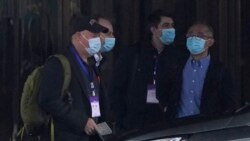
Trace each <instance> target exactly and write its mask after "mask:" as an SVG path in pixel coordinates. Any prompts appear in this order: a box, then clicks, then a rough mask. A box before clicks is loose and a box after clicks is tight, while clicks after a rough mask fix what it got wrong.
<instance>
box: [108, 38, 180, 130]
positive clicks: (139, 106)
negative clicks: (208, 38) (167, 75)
mask: <svg viewBox="0 0 250 141" xmlns="http://www.w3.org/2000/svg"><path fill="white" fill-rule="evenodd" d="M157 56H158V66H157V71H156V87H158V86H159V85H164V84H161V83H158V82H157V81H158V79H160V78H161V77H160V75H158V74H161V73H159V72H161V71H169V70H170V69H169V68H168V67H169V66H171V65H168V64H169V63H172V62H171V60H175V54H174V47H172V46H166V47H165V48H164V50H163V51H162V52H161V53H160V54H159V55H158V53H157V51H156V49H155V48H154V47H153V46H152V45H151V44H149V43H143V44H136V45H135V46H132V47H129V48H127V49H125V50H124V52H122V53H121V55H120V57H119V59H118V60H117V62H116V65H115V67H114V72H113V81H112V86H111V91H110V98H111V101H112V106H111V107H112V109H113V111H114V114H115V115H114V117H115V121H116V125H117V127H118V128H120V129H124V130H129V129H135V128H142V127H144V126H147V125H153V124H154V123H157V122H160V121H162V120H163V112H162V109H161V107H160V105H159V104H147V103H146V96H147V86H148V84H152V83H153V71H154V65H155V57H157Z"/></svg>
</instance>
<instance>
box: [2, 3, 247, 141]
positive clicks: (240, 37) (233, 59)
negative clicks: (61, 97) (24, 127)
mask: <svg viewBox="0 0 250 141" xmlns="http://www.w3.org/2000/svg"><path fill="white" fill-rule="evenodd" d="M156 9H164V10H166V11H168V12H169V13H172V14H173V15H174V17H175V23H176V30H177V37H176V40H175V44H176V47H179V48H183V49H184V48H185V34H186V31H187V29H188V27H189V26H190V25H191V24H192V23H193V22H194V21H195V20H199V19H202V20H206V21H207V22H208V23H209V24H211V25H212V27H213V28H214V31H215V45H214V46H213V48H212V52H213V54H215V57H216V58H217V59H219V60H221V61H222V62H224V63H225V64H226V66H227V67H229V68H230V69H231V70H232V75H233V77H234V80H235V83H236V85H237V88H238V89H237V90H238V91H237V92H238V94H239V99H241V101H242V104H244V103H247V102H249V101H250V96H249V92H250V65H249V64H250V46H249V43H248V41H249V40H250V28H249V27H250V14H249V13H250V1H249V0H0V86H1V87H0V140H1V141H5V140H9V139H10V138H11V136H12V135H11V134H12V131H13V129H14V130H16V129H17V128H19V127H16V126H14V124H13V123H16V122H17V123H18V120H20V119H19V101H20V95H21V91H22V87H23V82H24V80H25V79H26V76H27V74H29V73H30V72H31V70H32V69H33V68H34V67H36V66H38V65H41V64H43V63H44V61H45V60H46V58H47V57H48V56H49V55H51V54H54V53H58V52H59V53H60V52H61V51H62V50H63V49H64V48H65V47H66V46H67V45H68V44H69V39H70V38H69V35H68V31H69V26H68V24H69V20H70V18H71V16H73V15H74V14H82V15H94V14H102V15H104V16H107V17H113V20H114V30H115V31H114V32H115V36H116V38H117V44H116V47H115V48H114V50H113V51H112V52H111V53H110V55H109V56H110V58H111V59H112V60H113V61H111V63H109V64H107V65H106V68H108V70H109V68H110V69H111V68H112V67H113V64H114V63H115V60H116V58H117V56H118V55H119V53H120V51H121V49H122V48H126V47H128V46H129V45H131V44H133V43H135V42H137V41H139V40H140V39H141V38H142V37H143V35H144V30H145V22H146V18H147V16H148V15H149V13H150V12H151V11H153V10H156Z"/></svg>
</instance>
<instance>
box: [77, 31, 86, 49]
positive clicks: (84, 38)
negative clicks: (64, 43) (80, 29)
mask: <svg viewBox="0 0 250 141" xmlns="http://www.w3.org/2000/svg"><path fill="white" fill-rule="evenodd" d="M79 34H80V36H81V37H83V38H84V39H85V40H87V41H88V39H87V38H86V37H85V36H84V35H82V33H79ZM77 38H78V39H79V37H77ZM79 42H80V44H81V45H82V46H84V47H85V48H87V47H86V46H85V45H84V44H83V43H82V41H81V40H80V39H79Z"/></svg>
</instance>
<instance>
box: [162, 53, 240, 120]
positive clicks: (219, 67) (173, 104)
mask: <svg viewBox="0 0 250 141" xmlns="http://www.w3.org/2000/svg"><path fill="white" fill-rule="evenodd" d="M188 57H189V53H183V57H182V59H180V60H179V62H178V67H176V70H175V74H173V75H171V76H169V75H168V74H167V73H165V74H163V77H164V79H162V81H164V82H162V83H165V86H163V87H160V88H159V90H158V91H159V93H158V98H159V99H160V103H161V105H162V106H163V107H165V106H166V107H167V110H166V117H167V119H174V118H175V117H176V116H177V113H178V110H179V107H180V104H179V102H180V98H181V90H182V73H183V69H184V67H185V64H186V61H187V60H188ZM161 86H162V85H161ZM238 100H239V96H237V94H236V93H235V87H234V85H233V80H232V77H231V76H230V72H229V71H228V70H227V69H226V68H225V67H224V65H223V64H222V63H220V62H218V61H215V60H214V59H213V57H211V60H210V64H209V67H208V70H207V74H206V77H205V80H204V87H203V90H202V97H201V105H200V115H202V116H211V115H218V114H223V113H226V112H232V111H234V110H235V109H237V108H238V106H239V101H238Z"/></svg>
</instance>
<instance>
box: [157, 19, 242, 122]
mask: <svg viewBox="0 0 250 141" xmlns="http://www.w3.org/2000/svg"><path fill="white" fill-rule="evenodd" d="M186 36H187V40H186V46H187V50H188V51H189V54H187V55H186V56H185V57H184V59H183V60H182V61H181V65H180V67H179V68H178V69H177V70H176V75H175V76H176V77H175V76H174V77H173V81H172V86H173V87H172V89H171V90H168V91H169V92H167V95H168V97H167V98H166V99H165V101H164V102H163V101H162V102H163V105H165V106H166V116H167V117H168V118H169V119H173V118H182V117H187V116H194V115H202V116H212V115H218V114H223V113H227V112H232V111H234V110H235V109H236V108H237V107H238V103H239V102H238V101H237V95H236V94H235V93H234V85H233V82H232V79H231V76H230V73H229V71H228V70H227V69H226V68H225V67H224V66H223V64H222V63H220V62H218V61H215V60H214V58H213V56H212V55H211V54H210V53H209V49H210V48H211V47H212V45H213V44H214V33H213V29H212V28H211V27H210V26H209V25H208V24H206V23H202V22H197V23H196V24H194V25H192V26H191V27H190V28H189V30H188V33H187V35H186ZM169 80H170V79H169ZM161 89H165V88H161ZM161 95H166V93H161Z"/></svg>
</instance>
